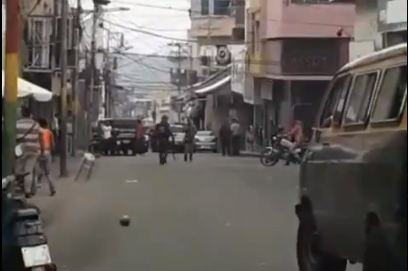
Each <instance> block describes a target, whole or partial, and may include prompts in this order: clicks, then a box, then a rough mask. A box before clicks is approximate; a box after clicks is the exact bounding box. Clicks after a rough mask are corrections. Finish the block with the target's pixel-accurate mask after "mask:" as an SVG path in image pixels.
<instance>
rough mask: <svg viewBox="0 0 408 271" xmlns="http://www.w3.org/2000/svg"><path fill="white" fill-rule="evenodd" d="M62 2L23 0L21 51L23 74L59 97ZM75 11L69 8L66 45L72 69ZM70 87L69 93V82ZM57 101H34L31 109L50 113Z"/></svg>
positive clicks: (39, 112)
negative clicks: (39, 102)
mask: <svg viewBox="0 0 408 271" xmlns="http://www.w3.org/2000/svg"><path fill="white" fill-rule="evenodd" d="M61 4H62V2H61V1H56V0H43V1H41V2H38V3H37V2H36V1H20V10H21V14H22V20H21V21H20V22H21V31H20V35H21V41H22V42H21V45H20V55H21V62H22V63H21V64H22V71H23V77H24V78H25V79H27V80H28V81H30V82H32V83H34V84H36V85H39V86H41V87H43V88H45V89H47V90H50V91H52V92H53V94H54V95H55V97H56V98H57V97H58V96H59V95H60V93H61V83H60V82H61V79H60V78H61V63H60V62H61V60H60V48H61V40H62V36H61V33H62V28H61V27H62V21H61V19H62V18H61V12H60V11H61ZM73 14H74V13H73V9H71V8H68V23H67V47H66V48H67V54H68V66H69V68H70V69H71V68H73V67H74V57H73V56H74V48H75V45H74V35H75V32H74V16H73ZM54 19H55V20H54ZM68 78H69V74H68ZM67 89H68V93H70V89H71V88H70V84H69V85H68V86H67ZM57 101H58V100H55V101H54V102H50V103H41V104H37V103H35V102H33V103H32V110H34V111H35V113H36V114H38V115H42V116H44V117H45V116H47V117H50V116H51V114H52V112H53V111H54V112H56V111H57V108H58V102H57ZM68 101H70V99H68Z"/></svg>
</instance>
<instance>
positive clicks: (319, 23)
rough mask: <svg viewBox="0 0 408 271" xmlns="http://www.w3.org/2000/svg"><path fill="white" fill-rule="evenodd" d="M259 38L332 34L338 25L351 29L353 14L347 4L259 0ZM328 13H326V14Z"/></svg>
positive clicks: (335, 31)
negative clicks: (260, 28)
mask: <svg viewBox="0 0 408 271" xmlns="http://www.w3.org/2000/svg"><path fill="white" fill-rule="evenodd" d="M262 5H263V8H261V25H263V27H262V28H263V31H262V32H263V33H262V38H264V39H268V38H269V39H271V38H284V37H333V36H335V35H336V33H337V30H338V29H339V28H340V27H342V28H344V29H345V31H346V32H352V29H353V25H354V18H355V10H354V5H351V4H316V5H313V4H291V3H287V1H263V2H262ZM328 15H330V16H328Z"/></svg>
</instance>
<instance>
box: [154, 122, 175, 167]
mask: <svg viewBox="0 0 408 271" xmlns="http://www.w3.org/2000/svg"><path fill="white" fill-rule="evenodd" d="M168 119H169V118H168V117H167V116H166V115H164V116H163V117H162V119H161V121H160V123H158V124H157V125H156V127H155V133H156V138H157V140H156V141H157V144H158V145H157V147H158V150H159V163H160V165H164V164H167V153H168V149H169V144H170V142H169V140H170V137H171V138H172V139H173V142H174V136H173V133H172V132H171V129H170V124H169V123H168Z"/></svg>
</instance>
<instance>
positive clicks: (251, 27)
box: [244, 0, 355, 131]
mask: <svg viewBox="0 0 408 271" xmlns="http://www.w3.org/2000/svg"><path fill="white" fill-rule="evenodd" d="M329 2H330V1H329V0H314V1H308V0H284V1H265V0H248V1H247V7H246V8H247V13H246V14H247V18H246V44H247V50H248V56H247V64H248V65H249V67H247V70H248V73H249V75H250V76H248V78H247V82H246V88H245V92H246V93H244V96H245V101H246V102H248V103H251V104H253V105H254V122H256V123H257V124H259V125H264V126H265V128H266V131H268V130H270V129H268V128H269V127H270V126H272V124H273V125H277V124H279V125H283V126H286V127H287V126H290V125H291V123H292V121H293V119H301V120H303V121H305V122H308V123H310V122H312V120H314V115H315V113H316V111H317V108H318V106H319V103H320V99H321V97H322V96H323V92H324V89H325V88H326V85H327V83H328V82H329V80H330V79H331V78H332V76H333V75H334V74H335V73H336V71H337V70H338V69H339V68H340V67H341V66H342V65H343V64H345V63H346V62H347V61H348V60H349V41H350V40H351V39H352V34H353V25H354V18H355V10H354V9H355V7H354V5H353V4H349V3H339V4H337V3H336V4H333V3H329Z"/></svg>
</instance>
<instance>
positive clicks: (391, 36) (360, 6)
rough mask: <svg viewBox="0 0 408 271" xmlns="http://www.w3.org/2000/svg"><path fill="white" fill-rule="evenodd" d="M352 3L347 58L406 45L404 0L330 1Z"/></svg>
mask: <svg viewBox="0 0 408 271" xmlns="http://www.w3.org/2000/svg"><path fill="white" fill-rule="evenodd" d="M332 2H336V3H343V2H348V3H353V4H355V11H356V20H355V26H354V33H352V34H353V36H354V40H353V42H351V43H350V59H351V60H352V59H355V58H358V57H359V56H362V55H365V54H368V53H372V52H374V51H377V50H380V49H382V48H385V47H388V46H392V45H395V44H398V43H402V42H407V1H406V0H332Z"/></svg>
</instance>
